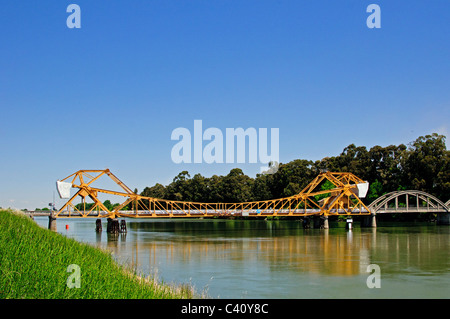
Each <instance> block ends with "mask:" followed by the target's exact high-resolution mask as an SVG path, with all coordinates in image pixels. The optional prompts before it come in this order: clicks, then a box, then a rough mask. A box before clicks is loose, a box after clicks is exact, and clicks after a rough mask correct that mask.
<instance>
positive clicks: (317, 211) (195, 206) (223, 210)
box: [29, 169, 450, 232]
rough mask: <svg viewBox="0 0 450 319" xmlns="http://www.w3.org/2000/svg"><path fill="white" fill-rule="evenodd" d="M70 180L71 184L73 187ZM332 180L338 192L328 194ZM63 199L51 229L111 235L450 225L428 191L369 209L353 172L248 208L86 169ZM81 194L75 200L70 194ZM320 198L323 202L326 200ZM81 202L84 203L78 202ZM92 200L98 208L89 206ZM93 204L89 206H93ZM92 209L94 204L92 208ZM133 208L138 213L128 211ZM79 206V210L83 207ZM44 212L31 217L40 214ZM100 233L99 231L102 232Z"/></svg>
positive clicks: (447, 212) (449, 208) (448, 212)
mask: <svg viewBox="0 0 450 319" xmlns="http://www.w3.org/2000/svg"><path fill="white" fill-rule="evenodd" d="M102 176H108V177H109V178H110V180H112V181H113V182H114V183H115V184H116V185H117V186H119V187H120V189H121V191H113V190H106V189H101V188H95V187H92V184H93V183H94V182H95V181H97V180H98V179H99V178H101V177H102ZM68 181H69V182H68ZM326 181H328V182H331V184H333V185H334V188H332V189H323V185H324V183H325V182H326ZM57 186H58V187H57V188H58V192H59V194H60V196H61V198H66V199H68V201H67V202H66V203H65V204H64V205H63V207H61V209H59V210H58V211H57V212H51V213H45V214H47V215H48V216H49V228H52V227H53V225H54V224H55V223H52V221H54V220H55V219H56V218H87V217H91V218H108V227H107V231H108V232H119V231H126V225H125V221H124V220H123V221H122V224H121V225H120V227H119V222H118V220H117V218H118V217H128V218H205V217H206V218H211V217H255V218H258V217H264V218H267V217H276V216H280V217H299V218H306V217H308V216H313V217H314V220H315V222H314V224H315V226H317V227H320V228H325V229H327V228H328V227H329V224H328V217H329V216H366V218H365V220H364V222H363V223H362V225H363V226H368V227H376V214H386V213H436V214H437V220H438V223H439V224H450V200H449V201H447V202H446V203H444V202H442V201H441V200H439V199H438V198H436V197H434V196H432V195H430V194H427V193H425V192H421V191H416V190H407V191H397V192H391V193H388V194H385V195H383V196H381V197H379V198H378V199H377V200H375V201H374V202H373V203H371V204H370V205H369V206H366V205H365V204H364V202H363V201H362V199H363V198H364V197H365V195H366V193H367V190H368V187H369V185H368V183H367V182H365V181H363V180H361V179H360V178H358V177H357V176H355V175H353V174H352V173H336V172H325V173H321V174H319V175H318V176H317V177H316V178H315V179H314V180H312V181H311V182H310V183H309V184H308V185H307V186H306V187H305V188H304V189H303V190H302V191H301V192H300V193H299V194H296V195H293V196H290V197H285V198H279V199H271V200H264V201H254V202H242V203H199V202H187V201H174V200H166V199H159V198H153V197H146V196H141V195H139V194H136V193H134V192H133V191H131V189H130V188H129V187H127V186H126V185H125V184H124V183H123V182H121V181H120V180H119V179H118V178H117V177H116V176H115V175H114V174H112V173H111V172H110V171H109V170H108V169H105V170H80V171H78V172H76V173H74V174H72V175H70V176H68V177H66V178H64V179H63V180H61V181H58V182H57ZM71 188H77V189H78V191H77V192H76V193H75V194H74V195H73V196H72V197H71V196H70V189H71ZM100 194H103V195H115V196H119V197H122V198H124V199H125V200H124V201H123V202H122V203H121V204H119V205H118V206H116V207H115V208H113V209H108V208H107V207H106V206H105V205H104V203H103V202H102V201H101V200H100V198H99V195H100ZM324 196H325V198H322V199H319V198H321V197H324ZM76 198H81V203H80V204H81V209H80V206H79V205H80V204H78V205H75V204H74V200H75V199H76ZM87 199H90V200H92V203H87V201H86V200H87ZM87 204H88V205H87ZM89 204H90V205H89ZM128 205H130V206H131V207H132V208H133V209H132V210H123V209H124V208H125V207H127V206H128ZM77 206H78V207H77ZM39 213H40V212H29V214H30V215H38V214H39ZM97 225H100V227H101V223H99V222H98V221H97ZM97 229H98V228H97Z"/></svg>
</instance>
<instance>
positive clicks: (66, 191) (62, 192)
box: [56, 181, 72, 198]
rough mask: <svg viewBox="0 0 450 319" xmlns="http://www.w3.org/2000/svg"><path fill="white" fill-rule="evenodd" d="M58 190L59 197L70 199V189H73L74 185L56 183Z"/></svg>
mask: <svg viewBox="0 0 450 319" xmlns="http://www.w3.org/2000/svg"><path fill="white" fill-rule="evenodd" d="M56 188H57V189H58V194H59V197H61V198H70V189H71V188H72V183H67V182H60V181H56Z"/></svg>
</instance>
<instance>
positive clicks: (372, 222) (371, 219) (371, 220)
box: [361, 213, 377, 227]
mask: <svg viewBox="0 0 450 319" xmlns="http://www.w3.org/2000/svg"><path fill="white" fill-rule="evenodd" d="M375 216H376V213H372V214H370V216H366V217H364V219H363V220H362V223H361V226H362V227H377V218H376V217H375Z"/></svg>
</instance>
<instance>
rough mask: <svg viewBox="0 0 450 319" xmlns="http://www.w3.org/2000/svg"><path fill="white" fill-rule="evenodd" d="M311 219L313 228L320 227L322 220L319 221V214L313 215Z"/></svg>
mask: <svg viewBox="0 0 450 319" xmlns="http://www.w3.org/2000/svg"><path fill="white" fill-rule="evenodd" d="M312 219H313V228H321V226H322V225H321V224H322V223H321V222H322V221H321V218H320V216H318V215H313V217H312Z"/></svg>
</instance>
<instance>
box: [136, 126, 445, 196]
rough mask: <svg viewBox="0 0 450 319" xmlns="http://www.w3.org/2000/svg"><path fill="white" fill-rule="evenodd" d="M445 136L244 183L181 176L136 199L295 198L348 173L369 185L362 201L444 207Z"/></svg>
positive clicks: (286, 168) (240, 178)
mask: <svg viewBox="0 0 450 319" xmlns="http://www.w3.org/2000/svg"><path fill="white" fill-rule="evenodd" d="M445 138H446V137H445V136H444V135H438V134H437V133H433V134H431V135H426V136H420V137H419V138H417V139H416V140H415V141H413V142H411V143H409V144H408V145H404V144H400V145H389V146H386V147H381V146H374V147H372V148H370V149H369V150H367V148H366V147H365V146H356V145H355V144H350V145H349V146H347V147H346V148H344V150H343V151H342V153H341V154H339V155H338V156H332V157H325V158H323V159H321V160H318V161H311V160H306V159H296V160H293V161H291V162H289V163H285V164H284V163H280V164H279V166H278V170H277V171H276V172H275V173H274V174H257V175H256V177H255V178H252V177H249V176H247V175H245V174H244V173H243V171H242V170H241V169H239V168H234V169H232V170H231V171H230V172H229V173H228V174H227V175H225V176H218V175H213V176H211V177H204V176H202V175H201V174H195V175H194V176H192V177H191V175H190V174H189V172H188V171H182V172H180V173H179V174H178V175H177V176H175V178H174V179H173V181H172V182H171V183H170V184H169V185H167V186H164V185H162V184H159V183H157V184H155V185H154V186H151V187H146V188H145V189H144V190H143V191H142V192H141V193H140V195H142V196H148V197H156V198H162V199H169V200H179V201H193V202H211V203H216V202H222V203H232V202H245V201H258V200H268V199H275V198H281V197H287V196H291V195H295V194H298V193H299V192H300V191H301V190H302V189H303V188H304V187H305V186H306V185H308V184H309V183H310V182H311V180H312V179H314V178H315V177H316V176H317V175H318V174H319V173H320V172H323V171H331V172H351V173H353V174H355V175H356V176H358V177H360V178H361V179H363V180H365V181H368V182H369V183H370V186H369V192H368V195H367V201H369V202H370V201H373V200H375V199H376V198H377V197H379V196H381V195H383V194H385V193H388V192H391V191H395V190H403V189H415V190H421V191H424V192H427V193H429V194H432V195H434V196H436V197H438V198H440V199H441V200H443V201H444V202H445V201H447V200H448V199H449V198H450V151H448V150H447V148H446V145H445Z"/></svg>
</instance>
